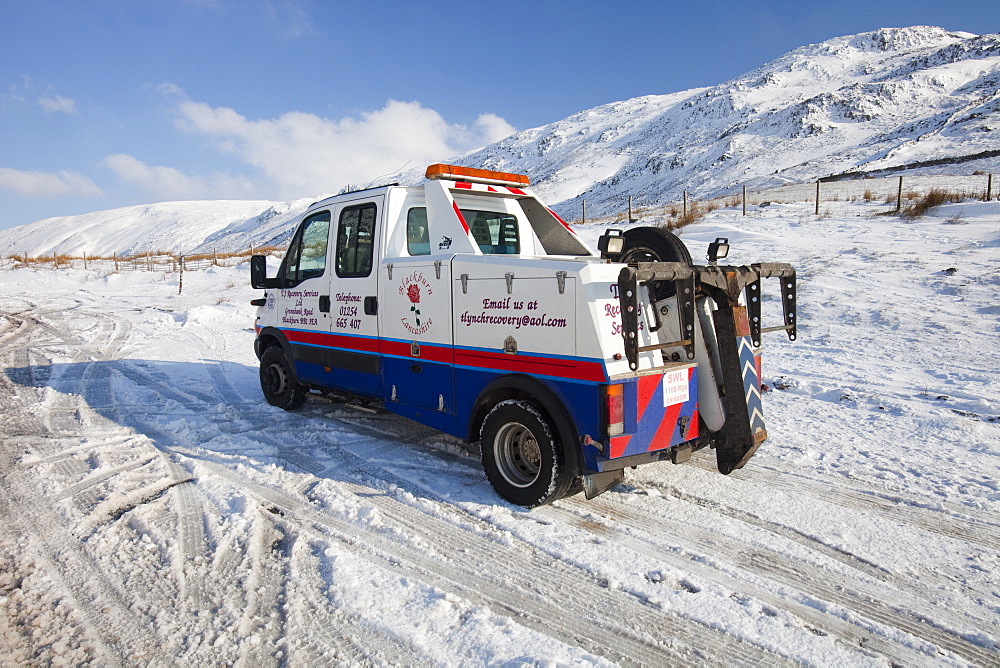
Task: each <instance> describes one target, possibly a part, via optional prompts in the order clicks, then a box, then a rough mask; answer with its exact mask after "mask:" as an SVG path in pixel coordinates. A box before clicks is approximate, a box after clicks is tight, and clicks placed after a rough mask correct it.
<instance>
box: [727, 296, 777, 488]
mask: <svg viewBox="0 0 1000 668" xmlns="http://www.w3.org/2000/svg"><path fill="white" fill-rule="evenodd" d="M715 333H716V337H717V342H718V346H719V362H720V366H721V372H722V373H721V375H722V378H723V387H724V394H723V397H722V404H723V407H724V408H725V411H726V423H725V424H724V425H723V427H722V430H721V431H719V433H718V436H717V441H716V446H715V455H716V460H717V462H718V466H719V471H720V472H722V473H732V472H733V471H735V470H736V469H738V468H742V467H743V465H744V464H746V463H747V461H748V460H749V459H750V458H751V457H752V456H753V454H754V453H755V452H757V448H759V447H760V444H761V443H763V442H764V441H765V440H766V439H767V430H766V429H765V424H764V406H763V404H762V402H761V397H760V379H759V378H758V377H757V365H756V364H755V362H754V355H753V343H752V342H751V339H750V325H749V322H748V318H747V311H746V307H744V306H732V307H723V308H720V309H719V310H718V311H716V312H715ZM743 416H746V419H744V418H743Z"/></svg>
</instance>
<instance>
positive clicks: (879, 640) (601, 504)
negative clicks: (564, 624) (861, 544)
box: [265, 418, 992, 663]
mask: <svg viewBox="0 0 1000 668" xmlns="http://www.w3.org/2000/svg"><path fill="white" fill-rule="evenodd" d="M338 421H340V422H342V423H345V422H346V423H347V424H348V425H349V426H350V425H351V424H352V423H351V422H350V421H348V420H344V419H343V418H339V419H338ZM354 426H355V427H356V428H358V430H364V427H362V425H354ZM387 437H389V438H391V435H390V432H387V431H384V430H379V431H377V432H376V436H374V437H373V438H374V439H378V438H381V439H385V438H387ZM265 438H266V437H265ZM397 438H398V437H397ZM410 444H411V445H412V444H413V443H412V442H410ZM338 450H339V449H338ZM340 454H341V455H348V456H350V454H349V453H346V452H343V451H342V450H340ZM302 456H304V455H299V457H302ZM286 460H287V461H290V462H291V463H293V464H294V463H295V461H293V458H286ZM360 461H362V462H363V461H364V460H360ZM357 464H358V462H355V465H357ZM348 467H350V465H348ZM314 468H315V466H313V467H307V468H303V470H309V469H314ZM338 469H339V470H342V467H339V466H338ZM354 474H355V475H357V476H363V475H369V476H372V477H374V478H376V479H379V480H381V481H383V482H387V483H390V484H394V485H398V486H399V487H400V488H403V489H406V488H407V487H412V483H410V482H409V481H407V480H405V479H400V478H398V477H396V476H394V475H393V474H391V473H389V472H388V471H386V470H384V469H373V468H372V467H371V466H370V465H369V463H368V462H364V463H363V464H362V465H361V467H360V468H356V469H355V471H354ZM339 481H340V482H341V483H342V484H345V481H343V480H339ZM347 484H349V483H347ZM356 493H358V494H363V493H364V489H358V490H356ZM422 494H423V495H427V496H431V497H433V496H434V494H433V492H428V491H427V490H422ZM366 498H367V500H369V501H371V500H372V498H373V497H371V493H370V492H368V494H367V495H366ZM436 500H437V501H439V502H440V503H442V504H445V505H444V506H442V508H439V509H436V510H437V511H439V512H444V513H445V514H448V513H447V511H448V510H454V507H453V506H452V507H449V506H448V505H447V504H448V501H447V500H446V499H443V498H441V497H438V498H437V499H436ZM564 504H566V505H569V506H570V508H572V509H573V510H572V511H571V512H570V515H571V516H565V515H560V510H554V507H552V506H550V507H545V508H541V509H536V510H535V511H533V513H536V514H539V515H545V514H548V513H555V514H556V517H557V519H556V520H555V521H558V522H564V523H565V522H567V521H569V522H573V523H575V524H577V525H578V526H583V527H584V528H589V530H591V531H592V532H594V528H593V527H592V526H591V527H588V526H587V523H586V522H582V521H581V518H582V517H587V516H588V515H590V516H592V515H594V514H598V515H600V514H602V513H603V514H604V515H605V516H606V518H608V519H610V520H612V521H611V522H610V523H609V525H608V526H609V527H610V530H612V531H613V530H614V525H615V524H618V525H622V524H626V525H628V526H629V529H630V534H632V535H633V536H632V537H631V538H629V539H628V540H627V541H626V542H628V544H629V545H630V546H631V547H633V548H635V549H637V551H639V552H640V553H644V554H646V555H647V556H651V557H653V558H657V559H661V560H665V561H667V562H670V563H672V565H673V566H675V567H676V568H678V569H681V570H685V569H686V570H689V571H690V570H698V571H699V572H701V573H702V574H703V575H704V576H705V577H706V579H708V580H710V581H713V582H714V581H718V580H722V581H727V582H728V583H729V585H730V586H731V587H732V588H733V590H734V591H740V592H742V593H744V594H747V595H749V596H752V597H754V598H757V599H758V600H760V601H762V602H764V603H766V604H768V605H771V606H772V607H775V608H777V609H782V610H785V611H786V612H788V613H790V614H792V615H794V616H796V617H799V618H800V619H802V620H803V621H804V622H806V623H807V627H808V628H811V629H813V630H814V632H819V633H826V634H830V635H834V636H836V637H837V638H839V639H841V640H842V641H843V642H844V643H845V644H846V645H847V646H848V647H852V648H861V649H862V650H864V651H867V652H875V653H877V654H878V655H881V656H884V657H886V658H888V659H890V660H896V661H900V662H903V663H913V662H919V661H921V660H927V658H928V655H927V653H926V652H921V651H919V650H917V649H913V648H912V647H908V646H906V645H905V644H901V643H896V642H893V641H892V640H891V639H889V638H887V637H880V636H879V635H878V634H877V633H875V632H872V631H871V630H870V628H866V626H868V625H867V623H866V622H864V619H870V620H874V621H875V622H876V623H878V624H881V625H882V626H883V627H885V628H886V629H889V630H890V634H891V632H892V630H893V629H897V630H899V631H902V632H903V633H906V634H909V635H911V636H912V637H913V639H914V641H915V642H914V644H916V645H923V649H924V650H927V649H928V644H934V645H935V647H939V648H941V649H944V650H946V651H950V652H952V653H953V654H955V655H957V656H960V657H963V658H966V659H970V660H973V661H980V662H981V661H983V660H985V659H987V658H988V657H991V656H992V655H991V654H990V653H989V651H988V650H984V649H983V648H980V647H978V646H976V645H973V644H971V643H969V642H967V641H966V640H965V639H964V638H963V637H961V635H960V634H958V633H957V632H955V631H952V630H951V629H949V628H946V627H942V626H940V625H938V624H937V623H936V622H935V621H933V620H934V618H935V617H940V616H942V615H943V616H944V617H945V618H947V619H948V621H949V622H950V623H952V624H954V625H956V626H957V627H958V628H961V627H962V626H966V627H968V626H969V625H970V624H973V628H974V622H972V621H971V620H968V619H960V618H958V617H957V616H955V615H954V614H953V613H951V612H950V611H946V610H941V609H940V607H939V606H935V605H934V604H932V603H930V602H929V601H928V600H926V599H918V598H916V596H917V595H919V593H926V592H925V591H923V590H918V593H916V594H913V595H910V596H908V597H907V596H904V598H909V599H910V600H909V601H908V603H909V606H908V608H892V607H890V606H887V605H881V604H878V603H875V602H876V601H882V600H885V599H886V597H887V596H888V597H892V596H893V595H895V596H896V597H897V598H898V594H896V592H895V591H893V589H892V588H888V589H886V588H881V589H880V588H879V586H878V583H876V584H875V585H873V586H874V587H875V588H874V589H872V588H869V591H865V589H866V587H859V586H858V584H857V582H856V581H855V580H854V579H851V582H852V584H853V585H854V586H855V587H856V588H859V589H860V591H857V592H847V593H844V591H845V589H846V588H845V587H844V584H845V582H846V581H847V579H846V578H845V577H844V576H843V574H837V573H835V572H830V571H825V570H822V569H820V567H818V566H817V565H815V564H811V563H808V562H802V561H800V560H797V559H795V558H793V557H790V556H789V555H787V554H785V553H782V552H779V551H777V550H774V551H771V550H768V549H767V548H759V547H758V546H757V545H748V544H746V543H742V542H740V541H736V540H730V541H729V544H728V545H720V537H719V534H717V533H716V532H711V531H705V530H700V529H697V528H694V527H692V526H691V525H690V524H687V523H677V522H674V521H672V520H670V519H669V517H665V515H664V514H659V513H644V514H642V515H641V516H640V517H638V518H633V517H630V515H629V509H628V508H626V507H621V506H620V505H618V504H614V503H613V502H609V501H608V499H607V498H599V499H594V500H591V501H581V500H578V499H568V500H564V501H563V502H561V503H560V504H559V505H560V506H562V505H564ZM706 505H708V504H706ZM716 506H719V509H721V510H722V511H725V510H727V509H726V508H725V507H724V506H721V504H714V503H713V504H711V508H712V509H713V511H714V510H716V509H717V508H716ZM379 507H380V509H381V510H382V511H383V512H388V511H387V509H386V508H384V507H382V506H381V505H380V506H379ZM442 509H443V511H442ZM728 510H729V511H730V514H731V515H732V516H733V517H734V518H735V519H739V520H740V521H743V522H745V523H747V524H750V525H757V526H761V528H764V529H766V530H769V531H772V532H774V533H778V534H779V535H782V536H783V537H785V538H789V539H791V540H796V541H797V542H800V543H802V544H803V545H804V546H806V547H807V548H809V549H811V550H813V551H816V552H818V553H820V554H822V555H824V556H826V557H829V558H832V559H835V560H837V561H839V562H841V563H843V564H845V565H846V566H849V567H850V568H853V569H856V570H859V571H860V572H861V573H863V574H865V575H867V576H869V578H881V579H883V580H884V579H885V578H886V576H887V575H889V574H888V573H887V572H886V571H885V570H884V569H882V568H880V567H878V566H877V565H875V564H872V563H870V562H867V561H865V560H862V559H860V558H857V557H855V556H854V555H850V554H849V553H846V552H843V551H840V550H836V549H834V548H830V547H829V546H826V545H825V544H822V543H819V542H818V541H815V540H813V539H808V540H803V539H804V538H808V537H805V536H804V535H802V534H800V533H798V532H795V531H794V530H791V529H789V530H787V531H775V529H776V528H780V526H779V525H774V524H773V523H769V522H756V521H754V520H755V518H754V517H753V516H752V515H750V514H749V513H745V512H740V511H736V510H735V509H728ZM453 514H454V515H456V518H455V519H454V520H453V521H456V522H462V521H465V522H468V521H470V520H473V519H474V518H473V516H471V515H465V514H464V511H460V510H459V511H457V513H453ZM573 514H575V515H576V517H572V515H573ZM457 515H463V516H464V517H463V518H462V519H459V518H458V517H457ZM475 519H478V518H475ZM657 524H659V526H660V528H661V529H662V526H663V525H671V527H672V529H673V530H672V531H662V530H655V529H652V530H651V527H654V526H657ZM410 526H411V529H413V530H421V529H420V522H412V523H411V525H410ZM490 526H491V527H492V525H490ZM692 532H700V535H699V537H698V539H697V540H696V541H691V540H690V538H691V533H692ZM595 534H596V535H598V536H599V537H605V536H606V533H604V532H601V531H596V532H595ZM635 534H638V535H640V536H642V535H644V536H646V537H647V538H648V539H647V540H636V539H635V538H634V535H635ZM434 535H437V533H435V534H434ZM614 535H615V539H616V541H618V540H622V539H624V538H625V536H624V535H620V534H619V533H617V532H616V533H615V534H614ZM657 537H659V538H660V539H661V540H656V538H657ZM664 542H666V543H667V544H678V545H680V546H683V547H685V548H689V547H692V543H693V547H695V548H698V549H700V550H701V552H702V554H703V555H705V557H709V561H714V560H716V559H717V558H719V557H718V555H719V554H720V551H721V558H722V559H726V558H727V557H728V558H733V559H734V560H735V561H734V564H735V565H736V566H737V567H738V568H740V569H745V570H748V571H750V572H755V573H756V574H757V575H758V576H760V577H763V578H765V579H767V580H770V581H773V582H776V583H778V584H779V585H780V586H781V587H789V588H792V589H795V590H796V591H799V592H801V593H802V596H801V597H800V599H799V600H797V601H790V600H788V599H786V598H784V597H782V596H780V595H777V594H774V593H770V592H767V591H765V590H762V589H760V588H758V587H753V586H752V585H750V586H748V585H747V584H746V583H744V582H742V581H737V580H734V579H733V578H731V577H730V576H728V575H727V574H725V573H724V572H722V571H721V570H720V568H719V567H706V566H705V565H704V563H705V562H702V561H697V560H695V558H693V557H692V558H685V557H677V556H676V555H671V554H665V553H664V551H663V548H662V543H664ZM722 542H725V541H722ZM720 548H724V549H721V550H720ZM462 549H464V548H462ZM747 555H749V556H747ZM552 556H553V557H556V558H558V557H559V555H557V554H553V555H552ZM789 561H791V562H792V564H793V565H792V566H788V567H775V566H771V564H781V563H788V562H789ZM590 575H591V576H592V574H590ZM817 581H818V583H817ZM890 584H891V586H892V587H895V586H896V585H897V584H898V583H895V582H891V583H890ZM879 589H880V590H879ZM817 593H819V595H820V596H821V597H823V600H825V601H829V602H831V603H833V604H834V605H835V606H837V607H838V608H839V609H838V610H834V611H829V612H826V611H823V610H820V609H817V608H816V607H814V602H813V599H812V596H813V595H814V594H817ZM928 609H930V610H932V611H933V612H926V613H925V612H922V611H923V610H928ZM844 611H847V612H850V613H854V614H856V615H859V616H861V617H862V618H864V619H862V620H859V621H858V623H857V624H853V623H850V622H845V621H844V620H843V619H841V618H840V617H839V616H837V615H838V614H842V613H843V612H844ZM972 633H974V632H973V631H970V634H972Z"/></svg>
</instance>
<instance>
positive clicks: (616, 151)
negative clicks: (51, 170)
mask: <svg viewBox="0 0 1000 668" xmlns="http://www.w3.org/2000/svg"><path fill="white" fill-rule="evenodd" d="M447 161H448V162H452V163H457V164H463V165H468V166H477V167H486V168H490V169H499V170H502V171H510V172H520V173H526V174H529V175H530V176H531V180H532V183H533V184H534V187H535V189H536V190H537V191H538V192H539V193H540V194H541V195H542V197H543V198H544V199H545V200H546V201H547V202H548V203H549V204H550V205H551V206H553V207H554V208H555V209H556V211H558V212H560V213H561V214H563V215H565V216H566V217H568V218H574V217H576V216H577V215H578V214H579V211H580V200H582V199H586V200H587V205H588V211H591V212H593V213H594V214H598V215H599V214H601V213H608V212H612V211H621V210H622V208H623V202H624V201H625V199H626V198H627V197H628V196H629V195H632V196H633V198H634V203H635V204H636V205H637V206H642V205H650V204H657V203H663V202H667V201H676V200H677V199H679V198H680V196H681V193H682V191H685V190H686V191H688V192H689V193H691V194H692V195H693V196H695V197H699V198H705V197H710V196H716V195H721V194H725V193H727V192H730V191H732V190H735V189H738V188H739V187H740V186H742V185H747V186H748V187H750V188H752V189H757V188H763V187H768V186H774V185H781V184H785V183H790V182H802V181H813V180H815V179H817V178H824V177H830V176H837V175H842V174H857V175H861V174H864V173H869V172H879V171H880V170H883V171H882V173H884V170H890V171H891V170H896V169H916V170H918V171H924V172H926V171H928V170H937V171H944V172H951V173H955V172H958V171H959V170H960V173H969V172H971V171H973V170H976V169H980V170H984V171H997V170H1000V34H990V35H982V36H976V35H972V34H969V33H956V32H948V31H946V30H943V29H941V28H935V27H926V26H917V27H910V28H891V29H882V30H877V31H873V32H868V33H862V34H858V35H850V36H846V37H838V38H835V39H831V40H828V41H826V42H822V43H820V44H814V45H810V46H804V47H801V48H799V49H795V50H794V51H791V52H789V53H787V54H785V55H784V56H781V57H780V58H778V59H776V60H774V61H772V62H770V63H767V64H766V65H763V66H761V67H759V68H757V69H755V70H753V71H751V72H749V73H747V74H745V75H743V76H740V77H737V78H735V79H732V80H731V81H727V82H725V83H722V84H720V85H717V86H714V87H710V88H698V89H693V90H689V91H684V92H680V93H672V94H669V95H648V96H644V97H639V98H635V99H632V100H626V101H623V102H615V103H611V104H607V105H603V106H600V107H596V108H594V109H589V110H586V111H581V112H580V113H578V114H575V115H573V116H570V117H569V118H566V119H564V120H561V121H558V122H556V123H552V124H550V125H546V126H543V127H539V128H534V129H530V130H525V131H523V132H519V133H517V134H514V135H511V136H510V137H507V138H505V139H503V140H501V141H499V142H496V143H495V144H492V145H490V146H487V147H485V148H483V149H480V150H478V151H475V152H472V153H468V154H465V155H463V156H459V157H457V158H452V159H450V160H447ZM422 178H423V167H421V168H418V169H413V170H410V171H407V172H404V173H401V174H398V175H396V176H394V177H390V178H389V179H387V180H388V181H400V182H402V183H416V182H419V181H420V180H422ZM331 185H332V186H336V185H338V184H331ZM369 185H377V184H374V183H373V184H369ZM315 199H318V198H307V199H303V200H298V201H294V202H285V203H280V204H275V203H271V202H241V203H233V202H174V203H167V204H154V205H149V206H141V207H131V208H128V209H117V210H115V211H110V212H101V213H95V214H87V215H85V216H72V217H68V218H52V219H47V220H44V221H39V222H37V223H32V224H30V225H25V226H22V227H18V228H13V229H11V230H5V231H0V251H3V252H17V251H28V252H30V253H41V252H51V251H53V250H58V251H60V252H79V251H83V250H85V251H87V252H111V251H118V252H129V251H136V250H146V249H162V250H184V251H193V250H210V249H211V248H213V247H216V248H219V249H235V248H246V247H247V246H248V245H249V244H250V243H253V244H255V245H262V244H268V243H282V242H283V241H284V240H285V239H287V237H288V234H289V227H290V225H291V224H292V221H293V220H294V218H295V216H296V215H297V214H298V213H300V212H301V211H302V210H303V209H304V208H305V207H306V206H308V204H309V202H310V201H313V200H315Z"/></svg>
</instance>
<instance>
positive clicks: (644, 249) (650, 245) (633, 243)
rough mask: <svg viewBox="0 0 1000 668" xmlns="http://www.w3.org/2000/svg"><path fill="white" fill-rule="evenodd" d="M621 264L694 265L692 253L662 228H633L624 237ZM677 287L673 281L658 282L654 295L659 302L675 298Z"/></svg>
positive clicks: (674, 235)
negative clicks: (669, 263) (668, 263)
mask: <svg viewBox="0 0 1000 668" xmlns="http://www.w3.org/2000/svg"><path fill="white" fill-rule="evenodd" d="M623 236H624V238H625V243H624V245H623V246H622V254H621V257H620V258H618V261H619V262H624V263H625V264H635V263H637V262H684V263H685V264H687V265H688V266H689V267H690V266H691V265H692V264H694V263H693V261H692V260H691V253H690V252H689V251H688V249H687V246H685V245H684V242H683V241H681V240H680V238H679V237H678V236H677V235H676V234H674V233H673V232H670V231H669V230H665V229H663V228H661V227H633V228H632V229H630V230H626V231H625V234H624V235H623ZM675 293H676V286H675V285H674V282H673V281H657V282H656V283H654V284H653V295H654V296H655V298H656V299H657V300H659V299H667V298H668V297H673V296H674V294H675Z"/></svg>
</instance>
